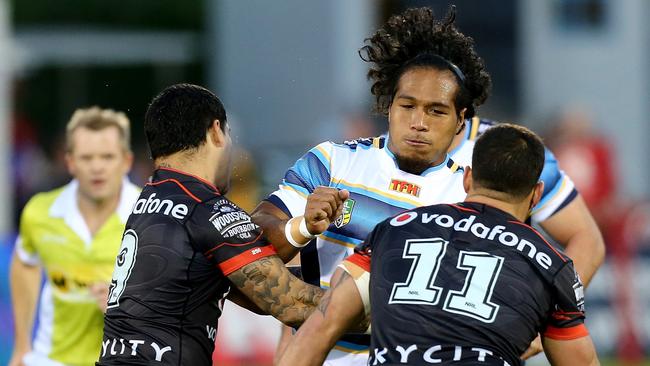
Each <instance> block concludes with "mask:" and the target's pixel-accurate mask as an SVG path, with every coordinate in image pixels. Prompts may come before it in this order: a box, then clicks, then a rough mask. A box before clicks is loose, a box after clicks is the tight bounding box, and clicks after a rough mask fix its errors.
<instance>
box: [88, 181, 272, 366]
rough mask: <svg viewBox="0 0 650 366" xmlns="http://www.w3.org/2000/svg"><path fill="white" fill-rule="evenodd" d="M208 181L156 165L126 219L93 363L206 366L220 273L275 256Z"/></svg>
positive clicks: (224, 288)
mask: <svg viewBox="0 0 650 366" xmlns="http://www.w3.org/2000/svg"><path fill="white" fill-rule="evenodd" d="M261 235H262V232H261V229H260V228H259V227H258V226H257V225H255V224H253V223H252V222H251V220H250V217H249V216H248V214H246V212H244V211H242V210H241V209H240V208H239V207H237V206H236V205H235V204H233V203H232V202H230V201H229V200H227V199H226V198H224V197H223V196H221V195H220V194H219V193H218V191H217V189H216V188H215V187H214V186H212V185H211V184H209V183H207V182H204V181H202V180H200V179H198V178H195V177H193V176H189V175H186V174H184V173H181V172H177V171H173V170H168V169H159V170H157V171H156V172H155V173H154V176H153V181H152V182H151V183H148V184H147V186H146V187H145V189H144V190H143V191H142V194H141V195H140V198H139V199H138V201H137V202H136V204H135V206H134V207H133V211H132V213H131V216H130V217H129V220H128V222H127V225H126V230H125V232H124V236H123V239H122V246H121V248H120V252H119V254H118V256H117V258H116V262H115V269H114V272H113V280H112V283H111V287H110V292H109V297H108V310H107V312H106V316H105V320H104V339H103V342H102V350H101V354H100V358H99V362H98V365H118V364H119V365H124V364H148V365H156V364H160V365H211V364H212V360H211V356H212V351H213V348H214V339H215V336H216V329H217V318H218V317H219V315H220V314H221V300H223V298H224V297H225V296H226V295H227V293H228V291H229V288H230V287H229V285H230V282H229V281H228V279H227V277H226V276H227V275H229V274H230V273H232V272H233V271H236V270H238V269H239V268H241V267H243V266H245V265H246V264H249V263H251V262H253V261H255V260H257V259H259V258H262V257H265V256H268V255H272V254H274V253H275V252H274V250H273V249H272V247H271V246H270V245H267V243H266V242H265V241H264V240H263V239H262V237H261Z"/></svg>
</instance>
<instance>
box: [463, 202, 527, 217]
mask: <svg viewBox="0 0 650 366" xmlns="http://www.w3.org/2000/svg"><path fill="white" fill-rule="evenodd" d="M458 205H460V206H462V207H467V208H470V209H473V210H476V211H478V212H480V213H484V212H489V213H490V214H492V215H497V216H501V217H503V218H505V219H506V220H508V221H517V222H521V220H519V219H517V218H516V217H514V216H512V215H511V214H509V213H507V212H505V211H503V210H501V209H498V208H496V207H494V206H490V205H488V204H485V203H479V202H471V201H465V202H461V203H459V204H458Z"/></svg>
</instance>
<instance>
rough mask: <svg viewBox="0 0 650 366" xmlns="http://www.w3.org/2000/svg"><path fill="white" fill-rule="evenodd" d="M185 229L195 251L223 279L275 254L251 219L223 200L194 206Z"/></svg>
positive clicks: (219, 199) (232, 204)
mask: <svg viewBox="0 0 650 366" xmlns="http://www.w3.org/2000/svg"><path fill="white" fill-rule="evenodd" d="M187 229H188V232H189V233H190V240H191V241H192V244H193V246H194V248H195V250H197V251H199V252H201V253H202V254H203V255H204V256H205V257H206V258H207V259H208V260H209V261H211V262H212V263H214V265H215V266H217V267H218V268H220V269H221V271H222V272H223V274H224V275H225V276H228V275H229V274H231V273H233V272H235V271H237V270H238V269H240V268H242V267H244V266H245V265H247V264H250V263H252V262H255V261H256V260H258V259H260V258H264V257H268V256H271V255H274V254H276V252H275V249H273V246H272V245H270V244H269V243H268V242H267V241H266V239H265V238H264V237H263V235H262V229H261V228H260V227H259V226H257V225H256V224H254V223H253V222H252V221H251V218H250V216H249V215H248V214H247V213H246V212H245V211H244V210H242V209H240V208H239V207H237V205H235V204H234V203H232V202H230V201H229V200H228V199H226V198H223V197H220V198H218V199H216V200H213V201H211V202H209V203H206V204H201V205H199V206H197V207H196V208H195V210H194V212H193V214H192V216H191V217H190V220H189V221H188V223H187Z"/></svg>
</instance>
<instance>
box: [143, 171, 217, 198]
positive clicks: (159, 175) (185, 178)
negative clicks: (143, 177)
mask: <svg viewBox="0 0 650 366" xmlns="http://www.w3.org/2000/svg"><path fill="white" fill-rule="evenodd" d="M165 179H176V180H178V181H179V182H193V183H198V184H201V185H203V186H205V187H206V188H208V189H209V190H210V191H213V192H214V193H217V194H221V193H220V192H219V189H218V188H217V187H215V186H214V184H212V183H210V182H208V181H207V180H205V179H203V178H201V177H198V176H196V175H194V174H190V173H187V172H184V171H182V170H178V169H173V168H157V169H156V170H155V171H154V173H153V176H152V177H151V181H152V183H155V182H159V181H162V180H165Z"/></svg>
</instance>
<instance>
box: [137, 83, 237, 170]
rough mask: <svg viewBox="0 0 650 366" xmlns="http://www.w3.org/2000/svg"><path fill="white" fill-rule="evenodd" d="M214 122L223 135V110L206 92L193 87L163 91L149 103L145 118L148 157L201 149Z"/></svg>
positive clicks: (212, 96) (224, 118)
mask: <svg viewBox="0 0 650 366" xmlns="http://www.w3.org/2000/svg"><path fill="white" fill-rule="evenodd" d="M215 119H218V120H219V122H221V129H222V130H223V131H224V132H225V131H226V130H225V128H226V110H225V109H224V107H223V104H221V101H220V100H219V98H218V97H217V96H216V95H214V93H212V92H211V91H209V90H208V89H206V88H204V87H202V86H198V85H192V84H176V85H172V86H170V87H168V88H166V89H165V90H163V91H162V92H161V93H160V94H158V95H157V96H156V97H155V98H154V99H153V100H152V101H151V104H149V108H148V109H147V113H146V114H145V117H144V133H145V136H146V138H147V143H148V144H149V150H150V152H151V158H152V159H157V158H159V157H162V156H168V155H171V154H173V153H176V152H179V151H184V150H189V149H192V148H197V147H199V146H201V145H202V144H204V143H205V142H206V138H205V134H206V132H207V131H208V129H209V128H210V126H212V123H213V122H214V120H215Z"/></svg>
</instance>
